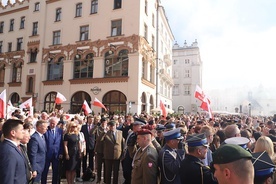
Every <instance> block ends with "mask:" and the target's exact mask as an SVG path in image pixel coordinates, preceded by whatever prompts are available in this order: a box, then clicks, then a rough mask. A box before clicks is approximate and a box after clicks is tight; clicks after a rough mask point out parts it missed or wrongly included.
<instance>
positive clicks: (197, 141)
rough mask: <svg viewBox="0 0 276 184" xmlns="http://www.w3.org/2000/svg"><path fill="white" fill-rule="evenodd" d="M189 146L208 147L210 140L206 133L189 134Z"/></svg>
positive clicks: (187, 140)
mask: <svg viewBox="0 0 276 184" xmlns="http://www.w3.org/2000/svg"><path fill="white" fill-rule="evenodd" d="M186 142H187V143H188V146H189V147H196V146H206V147H208V146H209V145H208V141H207V138H206V136H205V134H204V133H201V134H193V135H189V136H188V137H187V139H186Z"/></svg>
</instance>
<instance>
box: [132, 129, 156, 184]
mask: <svg viewBox="0 0 276 184" xmlns="http://www.w3.org/2000/svg"><path fill="white" fill-rule="evenodd" d="M137 143H138V145H139V149H138V150H137V151H136V153H135V155H134V157H133V162H132V166H133V169H132V177H131V183H132V184H141V183H143V184H157V181H158V153H157V150H156V149H155V147H154V146H153V144H152V133H151V131H150V130H148V129H141V130H140V131H138V132H137Z"/></svg>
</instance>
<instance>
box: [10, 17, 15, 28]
mask: <svg viewBox="0 0 276 184" xmlns="http://www.w3.org/2000/svg"><path fill="white" fill-rule="evenodd" d="M13 27H14V19H11V20H10V31H13Z"/></svg>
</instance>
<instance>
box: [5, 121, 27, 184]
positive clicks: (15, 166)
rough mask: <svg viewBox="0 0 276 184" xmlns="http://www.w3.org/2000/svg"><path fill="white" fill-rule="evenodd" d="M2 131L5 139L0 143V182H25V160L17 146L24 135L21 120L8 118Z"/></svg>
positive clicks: (15, 183) (17, 183) (16, 183)
mask: <svg viewBox="0 0 276 184" xmlns="http://www.w3.org/2000/svg"><path fill="white" fill-rule="evenodd" d="M2 131H3V135H4V137H5V140H4V141H3V142H2V143H1V144H0V166H1V167H0V183H3V184H4V183H13V184H26V183H27V176H26V162H25V161H24V156H23V154H22V153H21V151H20V149H19V148H18V146H19V144H20V140H22V139H23V136H24V130H23V122H22V121H21V120H16V119H9V120H7V121H6V122H5V123H4V125H3V128H2Z"/></svg>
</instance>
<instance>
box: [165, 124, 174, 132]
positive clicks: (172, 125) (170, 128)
mask: <svg viewBox="0 0 276 184" xmlns="http://www.w3.org/2000/svg"><path fill="white" fill-rule="evenodd" d="M173 129H175V124H174V123H168V124H166V125H165V131H169V130H173Z"/></svg>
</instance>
